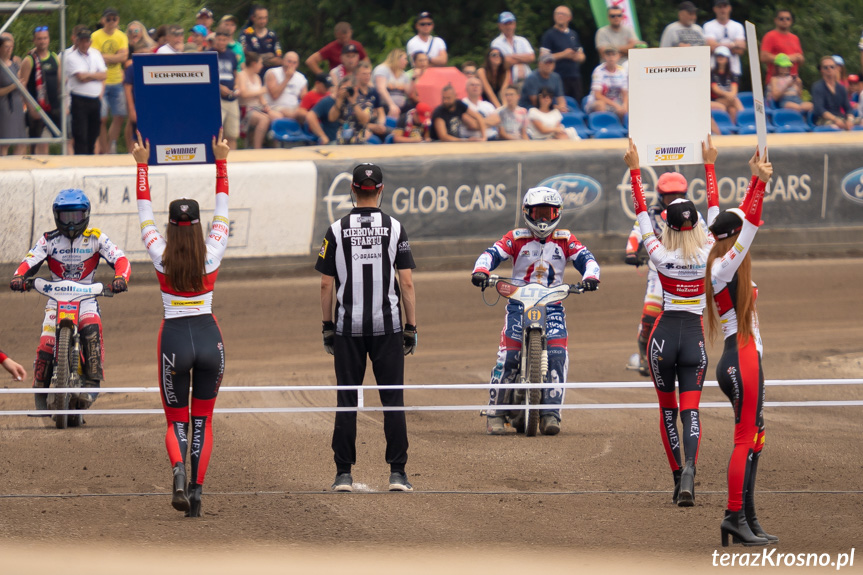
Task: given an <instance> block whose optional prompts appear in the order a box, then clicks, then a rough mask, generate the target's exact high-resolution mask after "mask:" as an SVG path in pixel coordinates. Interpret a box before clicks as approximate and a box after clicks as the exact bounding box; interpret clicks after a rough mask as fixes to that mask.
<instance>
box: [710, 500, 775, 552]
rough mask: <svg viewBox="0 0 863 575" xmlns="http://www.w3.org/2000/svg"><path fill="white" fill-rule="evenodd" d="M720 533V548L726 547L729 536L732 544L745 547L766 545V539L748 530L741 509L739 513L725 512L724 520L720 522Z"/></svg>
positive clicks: (744, 515) (744, 514)
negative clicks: (740, 544)
mask: <svg viewBox="0 0 863 575" xmlns="http://www.w3.org/2000/svg"><path fill="white" fill-rule="evenodd" d="M719 529H720V532H721V533H722V546H723V547H728V536H729V535H731V542H732V543H742V544H743V545H745V546H746V547H753V546H755V545H767V539H764V538H763V537H758V536H757V535H755V534H754V533H752V530H751V529H750V528H749V524H748V523H746V513H745V512H744V511H743V509H741V510H739V511H731V510H729V509H726V510H725V519H723V520H722V525H720V526H719Z"/></svg>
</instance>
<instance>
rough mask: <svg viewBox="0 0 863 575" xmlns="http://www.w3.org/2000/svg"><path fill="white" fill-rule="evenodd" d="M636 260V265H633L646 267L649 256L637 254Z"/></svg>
mask: <svg viewBox="0 0 863 575" xmlns="http://www.w3.org/2000/svg"><path fill="white" fill-rule="evenodd" d="M636 258H637V259H638V263H637V264H635V265H636V266H646V265H647V264H649V263H650V256H649V255H648V253H647V252H639V253H638V256H636Z"/></svg>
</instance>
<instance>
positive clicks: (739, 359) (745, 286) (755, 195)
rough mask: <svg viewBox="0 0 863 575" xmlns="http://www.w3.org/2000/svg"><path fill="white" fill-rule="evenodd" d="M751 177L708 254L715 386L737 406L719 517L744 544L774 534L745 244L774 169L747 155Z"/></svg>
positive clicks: (722, 219) (753, 292)
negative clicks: (765, 512) (761, 484)
mask: <svg viewBox="0 0 863 575" xmlns="http://www.w3.org/2000/svg"><path fill="white" fill-rule="evenodd" d="M750 167H751V168H752V173H753V175H752V180H751V181H750V184H749V188H748V189H747V191H746V196H745V198H744V199H743V202H742V203H741V205H740V207H739V208H733V209H730V210H726V211H724V212H722V213H721V214H719V216H717V218H716V219H715V220H714V222H713V223H712V225H711V226H710V231H711V232H712V233H713V236H714V238H715V239H716V243H715V244H714V246H713V249H712V250H711V251H710V255H709V257H708V260H707V276H706V284H707V298H708V302H707V307H708V316H707V319H708V326H709V327H710V331H711V333H712V334H715V333H716V332H717V331H718V330H719V325H721V326H722V333H723V335H724V337H725V348H724V350H723V352H722V358H721V359H720V360H719V363H718V365H717V366H716V379H717V380H718V381H719V387H720V388H721V389H722V391H723V392H724V393H725V395H727V396H728V399H729V400H731V404H732V407H733V408H734V450H733V451H732V453H731V459H730V461H729V462H728V507H727V510H726V512H725V519H724V520H723V522H722V539H723V545H727V535H728V534H731V535H732V536H733V537H734V538H735V539H736V540H738V541H741V542H743V543H744V544H747V545H755V544H759V545H764V544H766V543H768V542H775V541H778V538H777V537H775V536H773V535H767V534H766V533H765V532H764V529H762V528H761V525H760V524H759V523H758V518H757V517H756V514H755V500H754V492H755V477H756V474H757V471H758V460H759V459H760V457H761V450H762V447H763V446H764V416H763V406H764V373H763V371H762V369H761V353H762V344H761V333H760V331H759V329H758V314H757V312H756V310H755V300H756V298H757V297H758V290H757V288H756V286H755V283H754V282H753V281H752V264H751V257H750V254H749V250H750V248H751V246H752V242H753V240H754V239H755V233H756V232H757V231H758V228H759V226H760V225H761V224H762V223H763V222H762V221H761V207H762V199H763V198H764V190H765V187H766V185H767V182H768V181H769V180H770V177H771V175H772V173H773V167H772V166H771V165H770V163H769V162H766V161H764V160H762V159H761V158H759V156H758V153H757V152H756V155H755V156H753V157H752V160H750Z"/></svg>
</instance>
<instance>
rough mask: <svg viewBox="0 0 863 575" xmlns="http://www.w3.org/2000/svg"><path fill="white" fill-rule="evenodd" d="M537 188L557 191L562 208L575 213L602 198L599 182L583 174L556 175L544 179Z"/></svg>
mask: <svg viewBox="0 0 863 575" xmlns="http://www.w3.org/2000/svg"><path fill="white" fill-rule="evenodd" d="M537 186H546V187H549V188H552V189H554V190H557V192H558V193H559V194H560V197H562V198H563V207H564V208H565V209H570V210H575V211H580V210H586V209H587V208H589V207H590V206H592V205H593V204H595V203H596V202H597V201H598V200H599V198H600V196H602V186H601V185H599V182H597V181H596V180H594V179H593V178H591V177H590V176H585V175H584V174H558V175H556V176H552V177H550V178H546V179H545V180H543V181H541V182H540V183H539V184H537Z"/></svg>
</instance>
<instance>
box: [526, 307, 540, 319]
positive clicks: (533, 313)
mask: <svg viewBox="0 0 863 575" xmlns="http://www.w3.org/2000/svg"><path fill="white" fill-rule="evenodd" d="M541 318H542V312H541V311H539V310H538V309H529V310H527V319H529V320H530V321H539V320H540V319H541Z"/></svg>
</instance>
